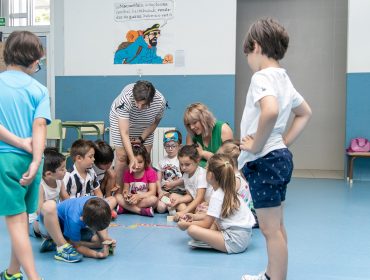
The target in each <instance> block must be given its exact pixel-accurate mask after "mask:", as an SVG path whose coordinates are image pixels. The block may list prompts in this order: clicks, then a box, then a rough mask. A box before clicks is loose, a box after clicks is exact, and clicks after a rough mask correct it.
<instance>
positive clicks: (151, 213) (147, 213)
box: [140, 207, 154, 217]
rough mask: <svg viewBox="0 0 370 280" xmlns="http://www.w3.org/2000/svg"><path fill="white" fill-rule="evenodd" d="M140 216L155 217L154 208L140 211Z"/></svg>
mask: <svg viewBox="0 0 370 280" xmlns="http://www.w3.org/2000/svg"><path fill="white" fill-rule="evenodd" d="M140 215H141V216H148V217H154V211H153V207H147V208H141V209H140Z"/></svg>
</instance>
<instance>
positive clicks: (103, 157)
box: [94, 140, 114, 165]
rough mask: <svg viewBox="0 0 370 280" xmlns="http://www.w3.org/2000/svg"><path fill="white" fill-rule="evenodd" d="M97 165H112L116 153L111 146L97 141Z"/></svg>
mask: <svg viewBox="0 0 370 280" xmlns="http://www.w3.org/2000/svg"><path fill="white" fill-rule="evenodd" d="M94 157H95V165H99V164H108V163H112V162H113V159H114V152H113V149H112V147H111V146H109V144H108V143H107V142H105V141H103V140H96V141H95V155H94Z"/></svg>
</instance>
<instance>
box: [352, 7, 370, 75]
mask: <svg viewBox="0 0 370 280" xmlns="http://www.w3.org/2000/svg"><path fill="white" fill-rule="evenodd" d="M369 11H370V1H369V0H349V1H348V56H347V72H348V73H358V72H370V38H369V34H368V33H369Z"/></svg>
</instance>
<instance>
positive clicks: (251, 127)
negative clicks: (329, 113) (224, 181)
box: [238, 67, 304, 169]
mask: <svg viewBox="0 0 370 280" xmlns="http://www.w3.org/2000/svg"><path fill="white" fill-rule="evenodd" d="M268 95H271V96H275V97H276V99H277V102H278V104H279V116H278V118H277V120H276V123H275V126H274V128H273V130H272V132H271V135H270V137H269V138H268V139H267V142H266V144H265V146H264V147H263V149H262V151H261V152H260V153H257V154H252V153H249V152H247V151H241V153H240V156H239V158H238V169H241V168H242V167H243V166H244V165H245V164H246V163H247V162H249V161H253V160H256V159H257V158H260V157H263V156H265V155H266V154H268V153H269V152H271V151H273V150H277V149H282V148H286V146H285V144H284V142H283V137H282V134H283V133H284V131H285V127H286V124H287V122H288V119H289V115H290V113H291V111H292V109H293V108H295V107H298V106H299V105H300V104H301V103H302V102H303V101H304V99H303V97H302V96H301V95H300V94H299V93H298V92H297V91H296V89H295V88H294V86H293V84H292V82H291V81H290V79H289V77H288V75H287V73H286V71H285V69H283V68H275V67H270V68H266V69H263V70H261V71H258V72H256V73H254V75H253V76H252V80H251V84H250V86H249V90H248V94H247V99H246V102H245V107H244V112H243V116H242V120H241V123H240V137H241V139H242V138H243V137H245V136H247V135H255V133H256V132H257V127H258V121H259V117H260V114H261V108H260V104H259V101H260V100H261V99H262V98H263V97H265V96H268Z"/></svg>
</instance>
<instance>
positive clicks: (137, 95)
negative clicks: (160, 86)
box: [132, 81, 155, 105]
mask: <svg viewBox="0 0 370 280" xmlns="http://www.w3.org/2000/svg"><path fill="white" fill-rule="evenodd" d="M132 93H133V95H134V99H135V100H136V101H142V100H145V104H147V105H149V104H150V103H152V101H153V98H154V95H155V88H154V86H153V84H152V83H151V82H148V81H137V82H136V83H135V85H134V87H133V89H132Z"/></svg>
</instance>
